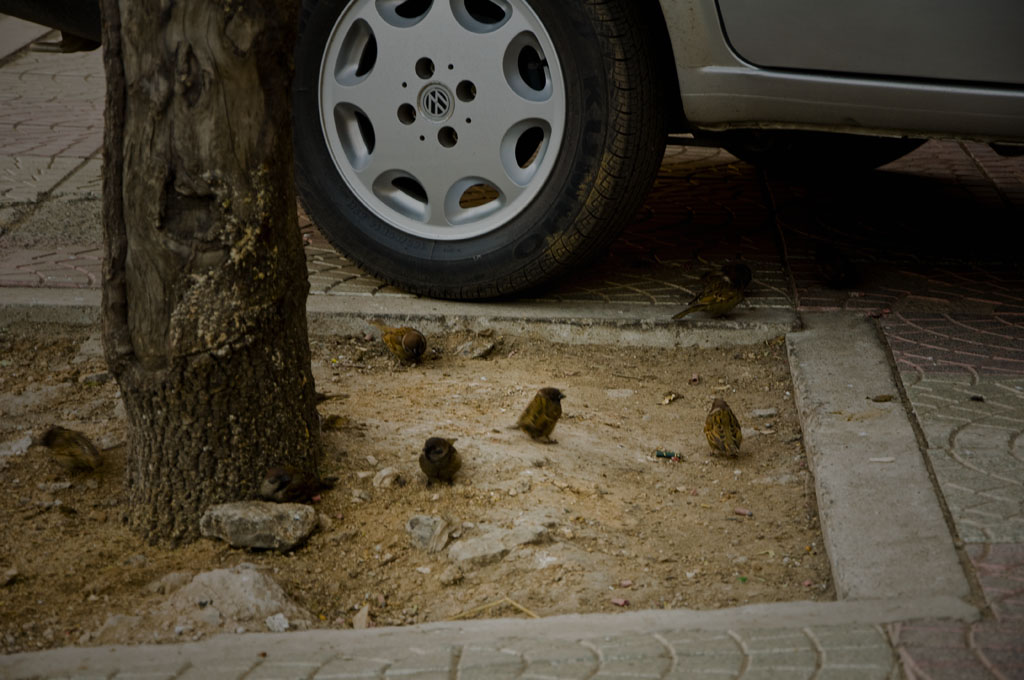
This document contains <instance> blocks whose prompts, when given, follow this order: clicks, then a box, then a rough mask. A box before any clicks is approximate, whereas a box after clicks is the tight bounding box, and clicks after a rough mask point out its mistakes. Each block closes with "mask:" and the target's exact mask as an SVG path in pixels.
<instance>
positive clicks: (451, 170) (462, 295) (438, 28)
mask: <svg viewBox="0 0 1024 680" xmlns="http://www.w3.org/2000/svg"><path fill="white" fill-rule="evenodd" d="M639 4H641V3H636V2H633V1H632V0H610V1H608V2H603V3H585V2H583V1H582V0H563V1H561V2H556V1H554V0H348V1H347V2H333V1H331V2H329V1H328V0H304V2H303V6H302V13H301V17H300V25H299V40H298V44H297V47H296V52H295V87H294V116H295V133H294V134H295V138H294V139H295V156H296V165H295V168H296V184H297V187H298V191H299V195H300V198H301V200H302V203H303V205H304V207H305V208H306V210H307V212H308V213H309V215H310V217H311V218H312V219H313V221H314V222H315V223H316V225H317V226H318V227H319V228H320V230H321V231H322V232H323V233H324V234H325V235H326V237H327V238H328V239H329V240H330V242H331V243H332V245H334V247H336V248H337V249H338V250H340V251H341V252H343V253H344V254H346V255H347V256H348V257H349V258H351V259H352V260H353V261H354V262H355V263H356V264H358V265H359V266H360V267H361V268H363V269H364V270H366V271H367V272H369V273H370V274H372V275H374V276H376V277H378V278H380V279H382V280H384V281H386V282H388V283H390V284H393V285H395V286H397V287H399V288H402V289H404V290H407V291H410V292H413V293H417V294H421V295H426V296H430V297H438V298H449V299H479V298H494V297H500V296H506V295H511V294H515V293H521V292H523V291H526V290H528V289H532V288H536V287H538V286H540V285H542V284H545V283H548V282H550V281H551V280H552V279H553V278H555V277H557V276H559V275H562V274H564V273H566V272H568V271H571V270H573V269H576V268H578V267H579V266H580V265H581V264H582V263H584V262H586V261H587V260H588V259H589V258H591V257H593V256H595V255H597V254H599V253H600V252H602V250H603V249H605V248H606V247H607V245H608V244H609V243H610V241H611V240H612V239H613V238H614V237H615V236H616V234H617V233H618V232H619V231H620V230H621V228H622V227H623V226H624V225H625V224H626V223H627V221H628V219H629V218H630V217H631V216H632V214H633V213H634V212H635V210H636V209H637V208H638V207H639V205H640V203H641V202H642V200H643V198H644V196H645V195H646V193H647V191H648V190H649V188H650V185H651V183H652V182H653V179H654V176H655V174H656V172H657V168H658V164H659V162H660V159H661V156H662V153H663V151H664V142H665V121H664V106H663V105H662V102H661V101H660V97H661V96H662V93H661V92H660V90H661V88H659V87H656V86H655V81H656V71H655V57H654V54H653V52H654V50H655V49H656V48H655V47H654V46H653V44H654V43H655V41H652V40H650V37H649V35H647V32H646V31H645V30H644V26H645V25H648V22H647V21H646V20H645V18H644V17H641V16H639V15H638V12H641V11H644V10H641V9H640V8H638V7H637V5H639ZM438 104H439V105H438ZM446 104H447V106H448V107H449V108H448V109H447V110H445V109H444V106H445V105H446ZM467 197H468V198H467Z"/></svg>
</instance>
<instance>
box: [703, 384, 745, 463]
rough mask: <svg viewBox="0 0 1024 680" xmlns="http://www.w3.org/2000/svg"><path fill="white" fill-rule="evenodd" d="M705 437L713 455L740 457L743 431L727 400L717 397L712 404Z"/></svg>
mask: <svg viewBox="0 0 1024 680" xmlns="http://www.w3.org/2000/svg"><path fill="white" fill-rule="evenodd" d="M704 436H705V437H707V438H708V444H710V445H711V453H712V454H713V455H716V456H732V457H733V458H735V457H736V456H738V455H740V444H741V443H742V442H743V431H742V430H741V429H740V421H739V420H737V419H736V414H735V413H733V412H732V409H731V408H729V404H727V403H725V399H722V398H721V397H716V398H715V400H714V401H713V402H712V403H711V410H710V411H709V412H708V417H707V418H706V419H705V420H704Z"/></svg>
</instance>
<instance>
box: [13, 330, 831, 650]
mask: <svg viewBox="0 0 1024 680" xmlns="http://www.w3.org/2000/svg"><path fill="white" fill-rule="evenodd" d="M369 330H370V329H369V327H368V331H369ZM491 345H493V348H491V347H490V346H491ZM312 349H313V368H314V376H315V378H316V383H317V388H318V390H320V391H321V392H324V393H327V394H328V395H331V398H330V399H329V400H327V401H325V402H324V403H322V404H321V405H320V411H321V413H322V414H324V415H325V416H326V415H330V414H337V415H340V416H343V418H341V419H340V421H336V426H337V427H338V429H336V430H332V431H328V432H326V433H325V439H326V450H327V456H326V461H325V464H324V471H325V473H326V474H332V475H337V476H338V477H339V478H340V482H339V484H338V487H337V488H336V489H334V490H333V491H331V492H328V493H326V494H325V495H324V497H323V499H322V501H321V502H320V503H318V504H317V506H316V508H317V510H318V511H319V513H320V516H321V518H322V526H321V529H320V530H319V531H318V532H317V533H315V534H314V535H313V536H312V538H311V539H310V541H309V542H308V544H307V545H306V546H305V547H303V548H301V549H299V550H296V551H295V552H293V553H289V554H286V555H281V554H277V553H270V552H263V553H254V552H247V551H243V550H236V549H232V548H230V547H228V546H226V545H225V544H223V543H219V542H215V541H212V540H201V541H199V542H197V543H195V544H193V545H189V546H186V547H184V548H180V549H177V550H168V549H163V548H159V547H154V546H150V545H148V544H147V543H146V542H145V541H144V540H142V539H140V538H138V537H136V536H134V535H132V534H131V533H129V532H128V531H127V530H126V529H125V528H124V527H123V525H122V522H121V514H122V509H123V503H124V498H125V492H124V488H123V469H124V457H125V456H126V455H127V452H126V451H125V448H124V446H123V444H120V443H121V442H123V441H124V440H125V422H124V418H123V412H122V407H121V406H120V400H119V398H118V394H117V386H116V384H114V382H113V381H111V380H109V379H107V376H106V373H105V366H104V363H103V359H102V355H101V354H102V353H101V350H100V344H99V340H98V335H97V331H96V330H95V329H77V328H67V327H54V326H47V327H41V326H34V327H31V328H28V327H22V326H14V327H9V328H7V329H4V330H3V331H2V332H0V414H2V417H0V451H11V450H13V451H15V452H18V451H20V450H21V449H23V448H24V438H25V437H27V436H29V435H30V434H32V433H35V432H38V431H40V430H41V429H42V428H44V427H45V426H47V425H49V424H51V423H60V424H62V425H64V426H66V427H72V428H76V429H80V430H82V431H84V432H86V433H87V434H88V435H89V436H91V437H92V438H93V439H94V440H95V441H97V443H99V444H100V445H101V446H104V447H113V448H111V449H110V450H108V451H107V452H106V453H105V456H106V463H105V465H104V467H102V468H101V469H100V470H99V471H97V472H95V473H88V474H75V475H72V474H70V473H67V472H65V471H64V470H63V469H61V468H59V467H58V466H57V465H56V463H55V462H54V461H52V460H51V459H49V458H48V456H47V455H46V454H45V452H44V451H42V450H39V449H35V448H32V449H30V450H28V451H26V452H24V453H15V454H13V455H5V456H3V457H2V458H0V466H3V470H2V475H0V489H2V493H0V512H2V513H3V516H4V517H5V518H6V521H5V522H4V523H3V526H2V527H0V536H2V541H0V544H2V548H0V583H3V584H4V585H2V586H0V649H2V650H3V651H4V652H14V651H18V650H26V649H36V648H43V647H51V646H58V645H63V644H73V643H80V644H87V643H96V642H106V643H110V642H119V641H142V640H150V641H151V640H154V639H156V640H174V639H182V636H183V635H184V636H187V637H197V636H200V635H202V632H201V631H200V632H195V633H193V632H191V631H187V630H186V631H184V632H183V630H182V629H181V628H180V627H179V628H178V630H175V626H174V625H173V622H170V621H168V622H163V625H161V626H158V627H157V628H154V629H146V630H134V631H133V632H130V633H129V632H128V631H127V630H119V629H117V628H116V627H115V628H113V629H112V630H115V631H118V632H115V633H110V632H109V631H108V632H107V633H106V634H98V635H97V634H96V632H97V631H98V630H99V629H100V628H101V626H102V625H103V624H104V622H106V621H107V620H108V619H109V617H110V616H111V615H123V614H132V613H138V612H143V611H150V610H153V609H155V608H157V606H158V605H159V604H160V603H161V602H162V601H164V600H166V598H167V595H166V594H165V593H160V592H154V591H158V590H163V589H162V588H159V589H158V588H155V587H152V586H151V584H153V583H154V582H157V581H158V580H159V579H161V578H163V577H165V576H166V575H168V574H171V573H173V572H182V571H184V572H188V573H189V574H196V573H198V572H201V571H207V570H211V569H217V568H223V567H230V566H235V565H238V564H240V563H243V562H248V563H251V564H254V565H256V566H257V567H258V568H262V569H263V570H264V571H265V573H268V574H270V575H272V576H273V578H274V579H275V580H276V581H277V582H278V583H279V584H280V585H281V586H282V587H283V588H284V590H285V592H286V593H287V594H288V595H289V596H290V597H291V598H292V599H293V600H294V601H295V603H297V604H298V605H299V606H301V607H303V608H305V609H306V610H308V611H309V612H310V613H311V617H310V619H311V621H310V624H309V625H313V626H318V627H348V626H351V625H352V620H353V618H354V616H355V615H356V613H357V612H358V611H359V610H360V609H362V608H363V607H364V605H369V608H368V613H369V620H370V621H371V622H372V624H373V625H401V624H411V623H420V622H424V621H437V620H443V619H447V618H451V617H455V616H458V615H460V614H462V615H472V616H487V617H493V616H525V615H527V613H526V612H531V613H535V614H537V615H540V616H547V615H553V614H564V613H575V612H579V613H585V612H610V611H621V610H623V609H626V608H629V609H643V608H661V607H673V608H675V607H686V608H693V609H710V608H719V607H728V606H733V605H739V604H746V603H754V602H776V601H785V600H829V599H832V598H833V597H834V591H833V588H832V583H831V578H830V574H829V569H828V562H827V558H826V556H825V554H824V550H823V549H822V539H821V533H820V529H819V527H818V520H817V511H816V506H815V501H814V494H813V484H812V482H811V480H810V476H809V474H808V472H807V466H806V460H805V456H804V452H803V448H802V444H801V436H800V430H799V425H798V423H797V418H796V414H795V409H794V405H793V400H792V396H791V389H792V388H791V383H790V378H789V373H788V369H787V365H786V361H785V352H784V346H783V343H782V342H781V339H779V340H777V341H775V342H771V343H767V344H765V345H758V346H751V347H731V348H723V349H712V350H701V349H673V350H660V349H647V348H630V347H580V346H567V345H552V344H550V343H547V342H543V341H540V340H536V339H527V338H518V337H496V336H494V337H492V336H478V335H473V334H470V333H465V332H453V333H451V334H450V335H449V336H447V337H445V338H443V339H440V338H432V339H430V349H429V350H428V352H427V356H426V360H425V361H424V362H423V363H422V364H421V365H419V366H415V367H404V366H399V365H398V364H397V362H395V361H394V360H393V359H392V358H391V357H390V356H389V355H388V354H387V353H386V350H385V349H384V347H383V345H381V344H380V343H379V342H378V341H376V340H374V339H373V338H372V337H371V336H365V337H362V336H361V337H341V338H315V339H314V340H313V341H312ZM479 353H486V357H485V358H470V357H471V355H473V354H479ZM548 385H550V386H554V387H558V388H560V389H561V390H562V391H563V392H565V393H566V395H567V397H566V399H565V401H564V402H563V408H564V415H563V417H562V420H561V421H560V422H559V424H558V426H557V427H556V428H555V431H554V433H553V437H554V438H555V439H556V440H557V443H555V444H542V443H537V442H534V441H532V440H530V439H529V438H528V437H527V436H526V435H524V434H523V433H521V432H519V431H517V430H513V429H509V426H510V425H512V424H513V423H514V422H515V420H516V417H517V416H518V415H519V413H520V411H521V410H522V409H523V407H524V406H525V405H526V403H527V402H528V401H529V399H530V397H532V395H533V394H534V392H535V391H536V390H537V389H538V388H539V387H543V386H548ZM670 392H671V393H675V394H677V395H678V397H677V398H674V399H671V398H666V394H667V393H670ZM716 395H718V396H724V397H725V398H726V399H727V400H728V401H729V403H730V404H731V405H732V407H733V409H734V410H735V412H736V414H737V416H739V419H740V422H741V423H742V424H743V428H744V437H745V438H744V443H743V455H742V456H741V457H740V458H739V459H736V460H721V459H713V458H711V457H710V456H709V452H708V447H707V443H706V442H705V440H704V436H703V433H702V426H703V421H704V415H705V413H706V412H707V408H708V405H709V403H710V398H711V397H713V396H716ZM433 435H437V436H443V437H448V438H457V440H458V441H457V443H456V446H457V448H458V449H459V451H460V453H461V454H462V457H463V460H464V464H463V468H462V470H461V471H460V473H459V475H458V476H457V477H456V480H455V484H454V485H452V486H447V485H434V486H431V487H427V486H426V484H425V480H424V478H423V476H422V473H421V472H420V471H419V468H418V465H417V453H418V451H419V449H420V448H421V447H422V445H423V442H424V440H425V439H426V438H427V437H429V436H433ZM19 441H20V442H22V444H21V445H19ZM119 444H120V445H119ZM658 450H661V451H667V452H674V453H676V454H678V456H679V458H677V459H665V458H658V457H656V455H655V452H656V451H658ZM386 467H391V468H395V470H397V472H398V475H399V477H400V478H401V481H399V483H397V484H393V485H392V486H390V487H375V486H374V484H373V480H374V477H376V476H377V473H378V472H379V471H380V470H381V469H383V468H386ZM402 481H404V482H405V483H404V484H402V483H401V482H402ZM414 515H428V516H436V517H441V518H444V519H445V520H446V521H447V522H448V524H449V526H450V527H451V528H452V530H453V532H454V536H453V537H452V539H451V541H450V542H449V546H448V548H446V549H445V550H441V551H439V552H434V553H430V552H427V551H425V550H424V549H421V548H417V547H414V546H413V545H412V544H411V541H410V536H409V534H408V532H407V530H406V522H407V521H408V520H409V519H410V518H411V517H413V516H414ZM524 527H527V528H526V529H524ZM517 531H518V532H519V533H518V534H517V533H516V532H517ZM524 531H525V533H526V534H528V536H527V537H526V538H524V539H523V540H522V541H518V542H515V541H514V542H513V544H512V545H511V547H510V548H509V550H508V552H507V554H499V555H498V557H497V558H494V557H491V558H487V559H481V560H473V559H467V560H465V561H462V562H456V561H453V554H454V553H449V550H451V546H454V545H460V544H461V545H462V546H466V545H467V544H470V543H469V542H470V541H471V540H472V539H481V538H486V537H489V536H490V537H493V536H495V535H502V536H509V535H522V534H523V532H524ZM531 532H533V533H531ZM459 556H462V557H464V556H465V555H463V554H461V553H459ZM488 560H490V561H488ZM504 598H507V599H504ZM497 602H503V604H494V603H497ZM516 605H518V606H516ZM364 616H365V614H364ZM249 629H250V630H264V628H263V627H262V623H260V625H255V626H250V627H249ZM111 637H113V639H111Z"/></svg>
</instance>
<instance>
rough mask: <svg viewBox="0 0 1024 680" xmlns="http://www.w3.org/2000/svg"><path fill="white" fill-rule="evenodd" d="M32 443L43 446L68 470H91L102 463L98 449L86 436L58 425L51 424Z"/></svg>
mask: <svg viewBox="0 0 1024 680" xmlns="http://www.w3.org/2000/svg"><path fill="white" fill-rule="evenodd" d="M33 443H34V444H37V445H39V446H45V447H46V449H47V450H48V451H49V452H50V455H51V456H53V459H54V460H55V461H57V462H58V463H59V464H60V465H61V467H64V468H67V469H68V470H72V471H75V470H89V471H92V470H95V469H96V468H98V467H99V466H100V465H101V464H102V463H103V459H102V458H101V457H100V451H99V449H97V448H96V445H95V444H93V443H92V442H91V441H90V440H89V438H88V437H86V436H85V435H84V434H82V433H81V432H78V431H76V430H69V429H67V428H64V427H60V426H59V425H54V426H52V427H51V428H50V429H48V430H47V431H46V432H44V433H43V434H42V435H40V436H39V437H37V438H36V439H35V441H34V442H33Z"/></svg>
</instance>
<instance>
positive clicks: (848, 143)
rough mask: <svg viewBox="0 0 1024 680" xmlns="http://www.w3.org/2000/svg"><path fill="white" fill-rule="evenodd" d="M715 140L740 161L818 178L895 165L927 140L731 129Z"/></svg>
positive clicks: (717, 135)
mask: <svg viewBox="0 0 1024 680" xmlns="http://www.w3.org/2000/svg"><path fill="white" fill-rule="evenodd" d="M713 138H714V139H715V140H716V141H717V143H718V144H720V145H721V146H722V148H724V149H725V150H726V151H728V152H729V153H731V154H732V155H733V156H736V157H737V158H739V159H740V160H743V161H746V162H748V163H750V164H752V165H756V166H758V167H760V168H763V169H765V170H777V171H782V172H786V173H789V174H803V175H817V174H820V173H822V172H824V173H827V174H838V173H849V172H863V171H866V170H873V169H874V168H877V167H879V166H882V165H885V164H886V163H891V162H892V161H894V160H896V159H897V158H901V157H902V156H905V155H907V154H908V153H910V152H911V151H913V150H914V149H916V148H917V147H919V146H921V145H922V144H924V142H925V140H923V139H906V138H902V137H869V136H865V135H849V134H839V133H832V132H805V131H790V130H730V131H728V132H721V133H715V134H714V135H713Z"/></svg>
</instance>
